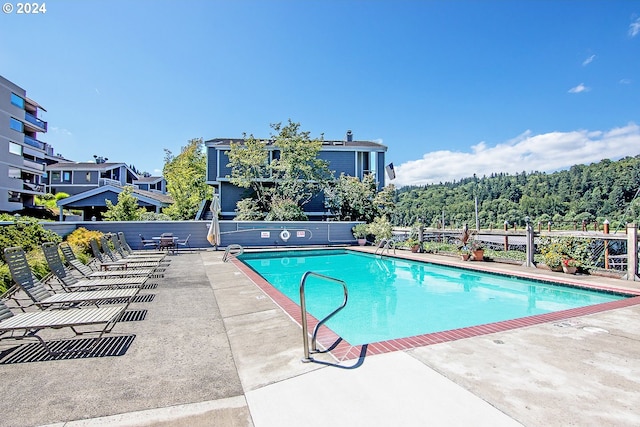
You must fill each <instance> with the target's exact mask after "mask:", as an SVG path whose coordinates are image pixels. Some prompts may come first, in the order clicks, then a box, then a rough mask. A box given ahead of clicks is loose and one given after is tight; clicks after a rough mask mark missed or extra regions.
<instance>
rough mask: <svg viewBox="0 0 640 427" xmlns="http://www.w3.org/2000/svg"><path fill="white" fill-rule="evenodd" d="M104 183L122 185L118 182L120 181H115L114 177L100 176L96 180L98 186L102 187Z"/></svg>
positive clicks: (115, 185)
mask: <svg viewBox="0 0 640 427" xmlns="http://www.w3.org/2000/svg"><path fill="white" fill-rule="evenodd" d="M105 185H111V186H113V187H122V184H121V183H120V181H117V180H115V179H109V178H100V180H99V181H98V186H99V187H103V186H105Z"/></svg>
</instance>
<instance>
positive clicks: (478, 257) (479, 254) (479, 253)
mask: <svg viewBox="0 0 640 427" xmlns="http://www.w3.org/2000/svg"><path fill="white" fill-rule="evenodd" d="M471 258H473V260H474V261H482V259H483V258H484V249H476V250H475V251H472V252H471Z"/></svg>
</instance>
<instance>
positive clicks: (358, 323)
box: [239, 250, 625, 345]
mask: <svg viewBox="0 0 640 427" xmlns="http://www.w3.org/2000/svg"><path fill="white" fill-rule="evenodd" d="M239 259H240V260H241V261H243V262H244V263H246V264H247V265H248V266H250V267H251V268H252V269H253V270H254V271H255V272H257V273H258V274H259V275H260V276H262V277H263V278H264V279H265V280H267V281H268V282H269V283H270V284H271V285H273V286H274V287H275V288H276V289H278V290H279V291H280V292H281V293H282V294H284V295H285V296H286V297H288V298H289V299H291V300H292V301H293V302H295V303H296V304H298V305H299V303H300V301H299V299H300V298H299V286H300V279H301V277H302V275H303V274H304V273H305V272H307V271H313V272H316V273H320V274H324V275H327V276H330V277H334V278H337V279H340V280H344V281H345V282H346V283H347V286H348V289H349V302H348V304H347V306H346V308H345V309H344V310H342V311H341V312H339V313H338V314H337V315H336V316H335V317H333V318H332V319H331V320H329V321H328V322H327V324H326V325H327V326H328V327H329V328H330V329H331V330H333V331H334V332H335V333H336V334H337V335H338V336H340V337H342V338H343V339H344V340H346V341H348V342H349V343H350V344H351V345H360V344H366V343H373V342H380V341H388V340H393V339H399V338H405V337H411V336H416V335H422V334H429V333H434V332H439V331H447V330H451V329H457V328H465V327H470V326H475V325H483V324H487V323H493V322H500V321H504V320H510V319H518V318H522V317H526V316H533V315H538V314H544V313H550V312H557V311H562V310H568V309H572V308H576V307H585V306H590V305H594V304H601V303H606V302H611V301H617V300H620V299H624V298H625V296H622V295H616V294H611V293H600V292H594V291H589V290H584V289H579V288H573V287H564V286H558V285H553V284H550V283H545V282H539V281H533V280H526V279H520V278H514V277H507V276H501V275H497V274H491V273H482V272H476V271H470V270H466V269H461V268H455V267H447V266H441V265H437V264H430V263H423V262H417V261H411V260H404V259H399V258H392V257H379V256H375V255H370V254H364V253H358V252H353V251H348V250H319V251H273V252H260V253H245V254H243V255H242V256H240V257H239ZM306 295H307V297H306V300H307V310H308V312H309V313H310V314H312V315H313V316H314V317H316V318H317V319H321V318H323V317H324V316H326V315H327V314H328V313H330V312H331V311H333V310H334V309H335V308H336V307H337V306H338V305H340V303H341V301H342V298H343V294H342V287H341V286H340V285H337V284H336V283H332V282H328V281H322V280H321V279H317V278H315V277H310V278H309V279H308V280H307V285H306Z"/></svg>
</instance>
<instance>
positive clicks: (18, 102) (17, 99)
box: [11, 92, 24, 110]
mask: <svg viewBox="0 0 640 427" xmlns="http://www.w3.org/2000/svg"><path fill="white" fill-rule="evenodd" d="M11 103H12V104H13V105H15V106H16V107H19V108H22V109H23V110H24V98H22V97H21V96H18V95H16V94H15V93H13V92H12V93H11Z"/></svg>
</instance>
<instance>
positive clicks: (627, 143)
mask: <svg viewBox="0 0 640 427" xmlns="http://www.w3.org/2000/svg"><path fill="white" fill-rule="evenodd" d="M638 147H640V126H638V125H636V124H635V123H629V124H628V125H627V126H624V127H619V128H614V129H611V130H608V131H588V130H577V131H572V132H550V133H545V134H541V135H532V133H531V132H530V131H526V132H524V133H522V134H521V135H518V136H517V137H515V138H513V139H511V140H509V141H506V142H504V143H502V144H498V145H496V146H494V147H490V146H488V145H487V144H486V142H480V143H479V144H476V145H474V146H472V147H471V149H470V151H469V152H461V151H449V150H441V151H434V152H431V153H427V154H425V155H424V156H423V157H422V158H421V159H419V160H412V161H409V162H406V163H403V164H401V165H399V166H396V168H395V169H396V176H397V178H396V179H395V180H394V181H392V182H393V183H394V184H395V185H397V186H403V185H425V184H433V183H439V182H447V181H454V180H459V179H461V178H468V177H471V176H473V174H474V173H475V174H476V175H478V176H484V175H486V176H489V175H491V174H492V173H501V172H504V173H510V174H514V173H516V172H522V171H527V172H533V171H538V172H553V171H557V170H561V169H566V168H568V167H571V166H573V165H575V164H585V163H592V162H598V161H600V160H602V159H605V158H607V159H618V158H621V157H624V156H635V155H637V154H638V153H639V152H640V148H638Z"/></svg>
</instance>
